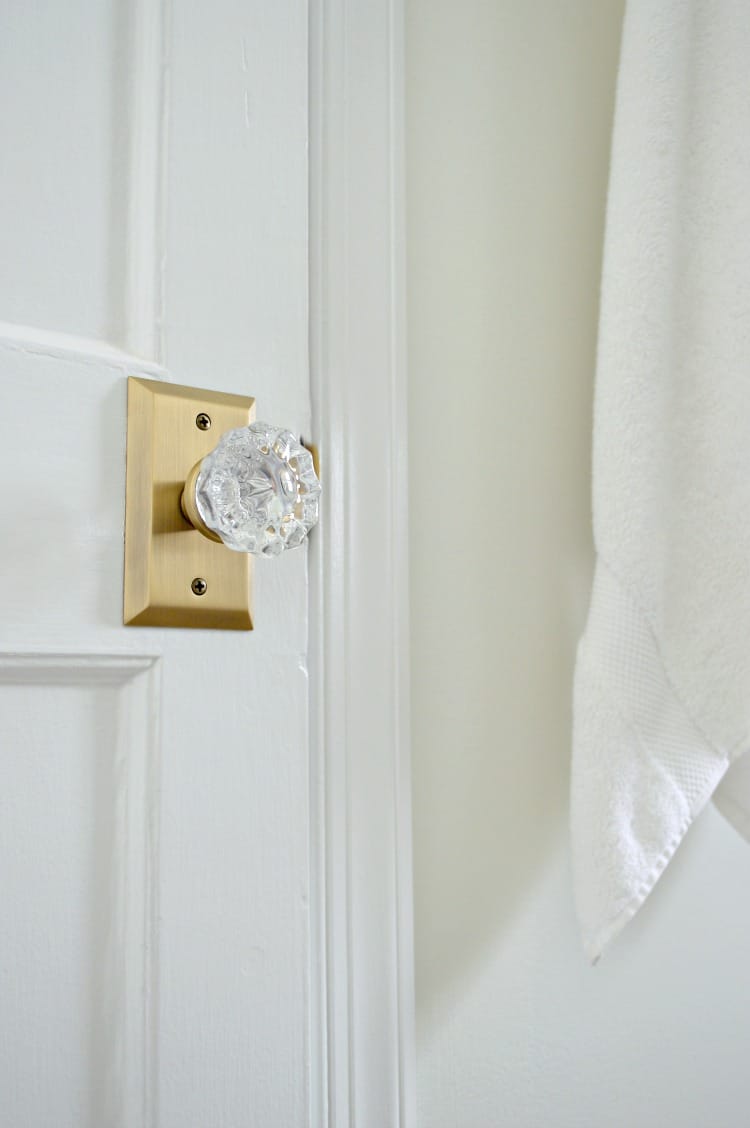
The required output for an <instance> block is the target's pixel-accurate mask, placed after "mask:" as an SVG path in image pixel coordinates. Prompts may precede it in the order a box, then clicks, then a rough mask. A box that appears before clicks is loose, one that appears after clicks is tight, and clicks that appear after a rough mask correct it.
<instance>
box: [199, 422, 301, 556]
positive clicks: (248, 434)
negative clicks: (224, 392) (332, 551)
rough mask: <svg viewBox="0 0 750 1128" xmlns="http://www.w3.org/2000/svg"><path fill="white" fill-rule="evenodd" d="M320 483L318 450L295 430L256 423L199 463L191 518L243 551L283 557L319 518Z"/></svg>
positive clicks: (237, 432) (228, 435) (204, 530)
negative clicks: (314, 454) (314, 455)
mask: <svg viewBox="0 0 750 1128" xmlns="http://www.w3.org/2000/svg"><path fill="white" fill-rule="evenodd" d="M319 500H320V482H319V481H318V476H317V474H316V473H315V467H314V465H313V458H312V454H311V453H310V451H309V450H307V448H306V447H304V446H303V445H302V443H301V442H300V441H299V439H297V438H296V437H295V436H294V435H293V434H292V433H291V431H285V430H284V429H283V428H280V427H272V426H271V425H270V424H268V423H251V424H250V426H249V427H238V428H237V429H236V430H234V431H227V432H226V434H224V435H222V437H221V438H220V440H219V442H218V443H217V445H216V446H215V447H214V449H213V450H212V451H211V453H210V454H208V455H206V457H205V458H203V459H201V461H200V462H198V463H196V465H195V466H194V467H193V469H192V470H191V472H190V474H189V475H188V478H187V481H186V482H185V488H184V490H183V493H182V511H183V513H184V515H185V517H186V519H187V520H188V521H189V522H190V524H191V525H193V526H194V527H195V528H196V529H198V531H199V532H201V533H203V535H204V536H206V537H209V538H210V539H211V540H215V541H221V542H223V543H224V544H225V545H226V546H227V548H231V549H233V550H234V551H235V552H252V553H253V554H255V555H257V556H278V555H279V553H281V552H283V551H284V550H285V549H288V548H297V547H298V546H299V545H301V544H302V542H303V541H304V540H305V538H306V536H307V534H308V533H309V531H310V529H311V528H312V527H313V525H315V524H317V521H318V505H319Z"/></svg>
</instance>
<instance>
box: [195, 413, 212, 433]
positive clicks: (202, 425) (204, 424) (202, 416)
mask: <svg viewBox="0 0 750 1128" xmlns="http://www.w3.org/2000/svg"><path fill="white" fill-rule="evenodd" d="M195 425H196V427H197V428H198V430H199V431H207V430H208V429H209V427H210V426H211V416H210V415H206V413H205V411H199V412H198V414H197V415H196V417H195Z"/></svg>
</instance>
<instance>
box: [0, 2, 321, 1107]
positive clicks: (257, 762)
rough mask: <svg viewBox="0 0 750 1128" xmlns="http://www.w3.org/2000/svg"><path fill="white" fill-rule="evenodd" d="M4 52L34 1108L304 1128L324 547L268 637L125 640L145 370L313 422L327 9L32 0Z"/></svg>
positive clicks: (262, 618) (11, 715)
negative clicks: (316, 174)
mask: <svg viewBox="0 0 750 1128" xmlns="http://www.w3.org/2000/svg"><path fill="white" fill-rule="evenodd" d="M0 53H1V57H0V83H1V84H2V85H1V93H0V105H1V106H2V110H0V114H1V115H2V118H1V123H2V124H1V126H0V140H1V143H2V151H3V154H4V162H3V163H4V170H3V175H2V178H0V216H1V217H2V219H1V221H0V222H1V225H2V253H1V254H0V318H2V320H3V321H4V322H5V325H4V326H3V327H2V330H1V331H0V366H1V367H0V378H1V380H2V388H3V403H4V406H5V411H6V412H7V420H8V423H9V425H8V426H7V428H6V431H5V433H6V439H5V441H4V442H3V444H2V445H3V480H4V488H3V490H2V501H0V507H1V512H2V518H1V520H2V525H3V528H4V530H5V532H4V534H3V544H4V547H3V552H2V590H3V593H4V594H3V613H2V626H1V628H0V629H1V631H2V654H1V656H0V701H1V702H2V708H1V710H0V745H1V747H2V751H1V754H0V778H1V779H2V785H1V789H0V904H1V905H2V909H1V913H2V924H1V925H0V950H1V954H0V1025H1V1026H2V1033H1V1034H0V1124H2V1126H3V1128H46V1126H49V1128H68V1126H69V1128H106V1126H110V1125H118V1126H122V1128H140V1126H141V1125H151V1124H154V1123H156V1122H157V1121H158V1123H159V1124H162V1125H170V1126H174V1128H188V1126H195V1128H210V1126H214V1125H226V1126H229V1125H236V1126H237V1128H241V1126H244V1125H258V1126H266V1125H267V1126H275V1125H278V1126H279V1128H281V1126H285V1125H289V1126H292V1125H294V1126H296V1125H303V1124H305V1123H307V1119H308V1108H309V1092H308V1088H309V1085H308V1067H309V1059H310V1054H309V1046H308V1042H309V1032H308V1028H309V1018H310V1015H309V1005H308V999H309V953H310V946H309V923H308V897H309V847H308V839H309V831H310V828H309V817H308V816H309V799H308V789H309V780H308V739H307V732H308V675H307V669H306V653H307V645H308V643H307V632H308V610H307V582H306V553H305V551H300V552H297V553H289V554H288V558H287V559H281V560H278V561H277V562H276V563H277V564H278V567H276V568H273V567H269V568H263V570H262V571H261V569H260V568H259V569H258V570H257V571H258V575H257V581H256V583H257V589H256V630H255V631H254V632H253V633H237V632H232V631H226V632H217V631H204V632H196V631H180V630H171V631H170V630H155V629H132V628H129V629H125V628H123V626H122V625H121V624H122V558H123V508H124V477H123V473H124V465H125V463H124V455H125V407H126V375H127V374H130V373H132V374H142V375H147V376H151V377H156V378H164V379H167V380H174V381H177V382H179V383H184V384H194V385H199V386H204V387H205V386H210V387H215V388H217V389H219V390H222V391H227V392H236V393H242V394H245V395H253V396H255V397H256V399H257V403H258V405H259V408H260V412H261V417H263V418H265V417H268V418H270V419H273V420H277V419H278V420H283V421H284V425H285V426H288V427H290V428H292V429H299V428H302V429H303V430H304V431H305V432H306V433H307V434H309V433H310V394H309V376H308V346H307V179H308V177H307V128H308V127H307V98H308V95H307V10H306V4H305V3H304V2H303V0H274V3H255V4H253V3H247V2H239V0H214V2H213V3H211V4H200V3H194V2H191V0H182V2H180V0H177V2H175V3H172V4H171V5H169V15H168V18H167V8H166V7H165V8H164V9H162V8H161V7H160V6H159V5H158V4H151V3H149V2H148V0H143V2H142V3H140V2H133V3H130V4H123V3H118V2H115V0H75V2H74V3H66V4H60V3H55V2H53V0H50V2H48V3H42V4H28V3H26V2H25V0H19V2H17V3H11V4H10V5H7V4H6V5H4V11H3V30H2V39H1V40H0ZM131 354H135V355H136V356H137V357H138V358H140V359H133V358H132V355H131ZM11 418H12V420H13V422H12V424H11V423H10V419H11ZM263 563H264V564H265V563H266V562H265V561H263Z"/></svg>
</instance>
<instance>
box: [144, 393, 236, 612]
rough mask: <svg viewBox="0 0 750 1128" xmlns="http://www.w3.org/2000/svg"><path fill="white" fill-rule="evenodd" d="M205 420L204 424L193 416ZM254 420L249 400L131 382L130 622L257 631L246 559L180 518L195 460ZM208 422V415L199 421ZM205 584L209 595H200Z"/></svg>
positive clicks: (222, 394)
mask: <svg viewBox="0 0 750 1128" xmlns="http://www.w3.org/2000/svg"><path fill="white" fill-rule="evenodd" d="M202 415H207V416H208V417H209V419H210V421H211V423H210V426H209V428H208V429H207V430H204V429H201V427H200V426H199V425H198V423H196V419H197V418H198V416H202ZM254 418H255V400H254V399H250V398H249V397H247V396H232V395H226V394H224V393H222V392H211V391H204V390H203V389H201V388H185V387H181V386H180V385H178V384H165V383H162V382H161V381H159V380H144V379H141V377H140V376H130V377H129V378H128V462H127V481H126V495H125V597H124V612H123V618H124V621H125V624H126V626H131V627H203V628H215V629H219V630H240V631H242V630H244V631H250V630H252V629H253V620H252V559H251V557H250V556H249V555H248V554H246V553H244V552H233V551H232V550H231V549H229V548H225V547H224V545H223V544H216V543H215V542H214V541H211V540H208V538H207V537H204V536H203V535H202V534H201V533H199V532H198V531H197V530H196V529H194V528H193V527H192V526H191V525H189V524H188V522H187V521H186V520H185V518H184V517H183V515H182V511H181V509H180V497H181V494H182V489H183V486H184V484H185V479H186V478H187V476H188V474H189V473H190V471H191V470H192V468H193V466H194V465H195V463H196V462H198V461H199V460H200V459H201V458H203V457H204V456H205V455H206V454H208V453H209V451H211V450H213V448H214V447H215V446H216V443H217V442H218V440H219V439H220V437H221V436H222V435H223V434H224V432H225V431H230V430H231V429H232V428H234V427H244V426H247V424H248V423H251V422H252V421H253V419H254ZM201 422H202V423H203V424H204V425H205V420H201ZM195 580H204V581H205V592H204V594H202V595H198V594H196V592H195V590H194V587H195V588H197V590H198V591H200V590H202V587H203V585H202V584H200V583H198V584H195V585H194V584H193V581H195Z"/></svg>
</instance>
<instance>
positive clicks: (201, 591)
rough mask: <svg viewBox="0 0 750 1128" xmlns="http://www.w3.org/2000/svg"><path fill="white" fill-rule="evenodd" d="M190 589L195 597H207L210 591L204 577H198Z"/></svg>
mask: <svg viewBox="0 0 750 1128" xmlns="http://www.w3.org/2000/svg"><path fill="white" fill-rule="evenodd" d="M190 587H191V589H192V592H193V595H205V594H206V592H207V591H208V584H207V583H206V581H205V580H204V579H203V577H202V576H196V577H195V579H194V580H193V582H192V584H191V585H190Z"/></svg>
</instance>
